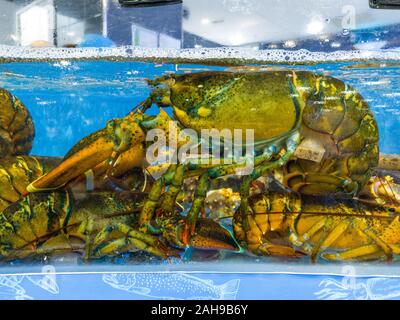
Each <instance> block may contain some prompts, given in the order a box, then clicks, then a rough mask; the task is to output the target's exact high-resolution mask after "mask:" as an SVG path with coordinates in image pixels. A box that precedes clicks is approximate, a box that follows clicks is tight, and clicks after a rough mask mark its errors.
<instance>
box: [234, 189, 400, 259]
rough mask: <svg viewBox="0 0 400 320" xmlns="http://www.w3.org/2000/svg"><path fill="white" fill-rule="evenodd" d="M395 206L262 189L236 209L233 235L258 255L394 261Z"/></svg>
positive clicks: (397, 244)
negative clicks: (241, 209) (244, 207)
mask: <svg viewBox="0 0 400 320" xmlns="http://www.w3.org/2000/svg"><path fill="white" fill-rule="evenodd" d="M399 213H400V212H399V210H394V209H393V208H390V207H387V206H380V205H368V204H365V203H363V202H360V201H357V200H354V199H337V198H334V197H320V196H309V195H302V196H300V195H299V194H296V193H293V192H292V193H287V192H286V193H284V192H266V193H261V194H258V195H254V196H252V197H250V199H249V207H248V212H247V214H246V215H243V214H242V212H239V211H238V212H236V214H235V216H234V219H233V226H234V233H235V238H236V239H237V240H238V241H239V243H240V244H241V245H242V246H243V247H244V248H246V249H247V250H249V251H250V252H252V253H254V254H256V255H262V256H269V255H278V256H287V257H299V256H302V255H309V256H311V259H312V260H313V261H316V259H317V258H318V257H321V258H323V259H326V260H336V261H337V260H358V261H362V260H381V259H386V260H392V258H393V255H400V215H399Z"/></svg>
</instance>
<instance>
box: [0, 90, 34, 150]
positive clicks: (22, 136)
mask: <svg viewBox="0 0 400 320" xmlns="http://www.w3.org/2000/svg"><path fill="white" fill-rule="evenodd" d="M0 109H1V114H0V157H4V156H10V155H26V154H29V152H30V151H31V149H32V142H33V138H34V137H35V128H34V125H33V122H32V117H31V115H30V113H29V111H28V109H27V108H26V107H25V106H24V104H23V103H22V102H21V101H20V100H19V99H18V98H17V97H16V96H14V95H13V94H11V93H10V92H9V91H7V90H5V89H1V88H0Z"/></svg>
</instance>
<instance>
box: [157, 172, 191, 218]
mask: <svg viewBox="0 0 400 320" xmlns="http://www.w3.org/2000/svg"><path fill="white" fill-rule="evenodd" d="M185 172H186V166H185V165H179V166H178V167H177V169H176V171H175V174H174V177H173V179H172V181H171V184H170V185H169V187H168V191H167V192H166V193H165V195H164V198H163V200H162V202H161V205H160V208H159V214H158V216H160V217H166V216H171V215H172V214H173V213H174V210H175V203H176V198H177V197H178V194H179V192H180V191H181V189H182V185H183V182H184V179H185Z"/></svg>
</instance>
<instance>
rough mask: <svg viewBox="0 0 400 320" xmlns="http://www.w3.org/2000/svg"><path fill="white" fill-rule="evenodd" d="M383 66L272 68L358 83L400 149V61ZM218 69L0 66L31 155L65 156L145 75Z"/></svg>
mask: <svg viewBox="0 0 400 320" xmlns="http://www.w3.org/2000/svg"><path fill="white" fill-rule="evenodd" d="M382 63H383V62H381V63H380V64H382ZM380 64H377V66H369V67H360V66H358V67H357V68H352V65H353V64H352V63H329V64H317V65H313V66H300V67H299V66H296V67H290V66H284V65H283V66H274V67H278V68H282V67H283V68H296V69H307V70H312V71H316V72H320V73H323V72H324V73H328V74H330V75H332V76H334V77H337V78H339V79H341V80H343V81H345V82H347V83H349V84H351V85H352V86H354V88H356V89H357V90H358V91H359V92H360V93H361V94H362V95H363V96H364V98H365V99H366V100H367V101H368V103H369V105H370V106H371V108H372V110H373V112H374V114H375V116H376V119H377V121H378V124H379V129H380V135H381V138H380V147H381V152H383V153H400V144H399V143H398V141H397V139H398V138H397V137H398V136H400V122H399V120H400V65H393V64H388V66H387V67H380ZM216 69H217V70H223V69H226V68H224V67H209V66H203V65H171V64H164V65H156V64H152V63H139V62H107V61H92V62H90V61H89V62H86V61H85V62H83V61H60V62H51V63H46V62H38V63H26V62H24V63H22V62H21V63H8V64H0V87H3V88H5V89H8V90H10V91H11V92H13V93H14V94H15V95H17V96H18V97H19V98H20V99H21V100H22V101H23V103H24V104H25V105H26V106H27V107H28V109H29V110H30V111H31V113H32V116H33V120H34V123H35V127H36V138H35V142H34V148H33V150H32V154H35V155H47V156H63V155H65V153H66V152H67V151H68V150H69V149H70V148H71V147H72V146H73V145H74V144H75V143H76V142H77V141H79V140H80V139H81V138H83V137H85V136H87V135H88V134H90V133H92V132H94V131H96V130H98V129H101V128H103V127H104V126H105V124H106V122H107V121H108V120H109V119H111V118H115V117H122V116H124V115H125V114H126V113H127V112H129V111H130V110H131V109H132V108H133V107H134V106H136V105H137V104H138V103H139V102H141V101H143V100H144V99H145V98H146V97H147V96H148V94H149V92H150V91H149V88H148V87H147V85H146V83H145V81H144V78H154V77H155V76H157V75H162V74H163V73H166V72H178V73H183V72H196V71H202V70H216ZM150 112H151V113H156V112H157V109H156V108H153V109H152V110H150Z"/></svg>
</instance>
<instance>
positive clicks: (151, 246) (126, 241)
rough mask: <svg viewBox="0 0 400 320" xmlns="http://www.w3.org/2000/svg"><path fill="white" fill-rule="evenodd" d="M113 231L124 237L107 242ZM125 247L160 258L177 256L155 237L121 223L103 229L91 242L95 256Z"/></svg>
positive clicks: (175, 252)
mask: <svg viewBox="0 0 400 320" xmlns="http://www.w3.org/2000/svg"><path fill="white" fill-rule="evenodd" d="M114 231H117V232H120V233H122V234H123V235H124V236H123V237H121V238H118V239H115V240H113V241H111V242H108V241H107V240H108V237H109V236H110V235H111V233H112V232H114ZM126 247H130V248H135V249H139V250H143V251H147V252H149V253H151V254H154V255H156V256H159V257H161V258H167V257H170V256H178V253H177V251H176V250H174V249H171V248H168V247H167V246H165V245H164V244H163V243H162V242H161V241H160V240H159V239H158V238H157V237H154V236H151V235H148V234H145V233H142V232H140V231H137V230H135V229H133V228H131V227H129V226H128V225H126V224H123V223H113V224H111V225H109V226H107V227H105V228H104V229H103V230H101V231H100V232H99V234H98V235H97V236H96V237H95V239H94V241H93V248H94V249H93V253H94V255H95V256H103V255H107V254H112V253H115V252H118V250H120V249H122V248H126Z"/></svg>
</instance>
